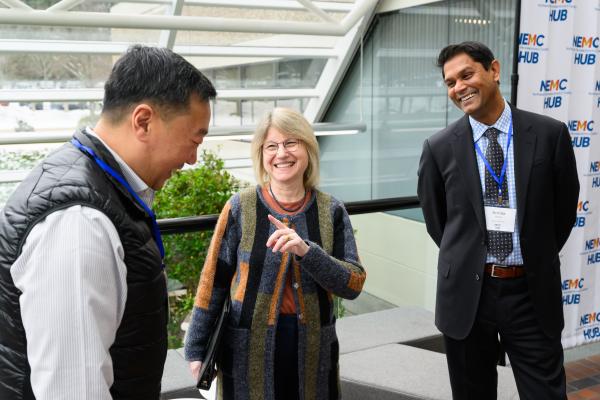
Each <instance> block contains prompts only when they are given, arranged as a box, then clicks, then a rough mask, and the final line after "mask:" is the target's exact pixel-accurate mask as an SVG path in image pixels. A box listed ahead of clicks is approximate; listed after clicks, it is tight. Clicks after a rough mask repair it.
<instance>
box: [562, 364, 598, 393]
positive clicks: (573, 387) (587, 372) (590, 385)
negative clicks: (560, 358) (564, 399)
mask: <svg viewBox="0 0 600 400" xmlns="http://www.w3.org/2000/svg"><path fill="white" fill-rule="evenodd" d="M565 371H566V374H567V396H568V398H569V400H600V354H597V355H594V356H591V357H587V358H582V359H581V360H577V361H572V362H569V363H566V364H565Z"/></svg>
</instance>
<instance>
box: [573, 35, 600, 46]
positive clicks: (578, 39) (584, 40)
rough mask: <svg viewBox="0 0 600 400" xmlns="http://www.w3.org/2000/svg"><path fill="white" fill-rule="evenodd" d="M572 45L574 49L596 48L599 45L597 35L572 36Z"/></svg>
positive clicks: (599, 39) (599, 41) (599, 40)
mask: <svg viewBox="0 0 600 400" xmlns="http://www.w3.org/2000/svg"><path fill="white" fill-rule="evenodd" d="M573 47H575V48H576V49H597V48H598V47H600V38H599V37H598V36H596V37H594V36H588V37H585V36H573Z"/></svg>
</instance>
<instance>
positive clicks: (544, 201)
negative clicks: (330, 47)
mask: <svg viewBox="0 0 600 400" xmlns="http://www.w3.org/2000/svg"><path fill="white" fill-rule="evenodd" d="M438 65H439V66H440V67H441V68H442V76H443V77H444V82H445V83H446V86H447V88H448V97H449V98H450V100H452V101H453V102H454V104H455V105H456V106H457V107H458V108H460V109H461V110H462V111H463V112H464V113H465V116H464V117H462V118H460V119H459V120H458V121H456V122H454V123H452V124H450V125H449V126H448V127H447V128H445V129H443V130H442V131H440V132H438V133H436V134H435V135H433V136H431V137H430V138H429V139H427V140H426V141H425V143H424V145H423V153H422V155H421V162H420V165H419V181H418V189H417V191H418V195H419V200H420V201H421V206H422V208H423V215H424V216H425V223H426V225H427V231H428V232H429V235H430V236H431V238H432V239H433V240H434V241H435V243H436V244H437V245H438V246H439V248H440V252H439V261H438V278H437V298H436V309H435V323H436V325H437V327H438V328H439V329H440V331H442V333H443V334H444V339H445V345H446V356H447V360H448V367H449V371H450V383H451V386H452V394H453V398H454V399H457V400H462V399H477V400H491V399H495V398H496V386H497V372H496V362H497V360H498V354H499V348H500V342H501V343H502V346H503V348H504V349H505V350H506V353H507V354H508V357H509V359H510V362H511V366H512V369H513V372H514V375H515V379H516V383H517V389H518V391H519V396H520V398H521V399H522V400H525V399H527V400H538V399H544V400H566V383H565V370H564V368H563V350H562V346H561V341H560V336H561V330H562V329H563V326H564V321H563V312H562V294H561V279H560V261H559V257H558V252H559V250H560V249H561V248H562V247H563V245H564V244H565V242H566V240H567V238H568V237H569V233H570V232H571V228H572V227H573V223H574V222H575V215H576V212H577V200H578V195H579V182H578V178H577V168H576V165H575V156H574V153H573V148H572V146H571V136H570V135H569V131H568V130H567V126H566V125H565V124H564V123H562V122H559V121H557V120H554V119H552V118H549V117H546V116H543V115H539V114H534V113H530V112H527V111H523V110H519V109H518V108H516V107H514V106H512V105H509V104H508V103H507V102H506V101H505V100H504V99H503V98H502V95H501V93H500V87H499V80H500V63H499V62H498V60H496V59H495V58H494V55H493V54H492V52H491V51H490V49H488V48H487V47H486V46H485V45H483V44H481V43H477V42H464V43H460V44H456V45H450V46H448V47H446V48H444V49H443V50H442V51H441V52H440V55H439V57H438ZM498 337H500V341H498Z"/></svg>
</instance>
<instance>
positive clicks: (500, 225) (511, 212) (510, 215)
mask: <svg viewBox="0 0 600 400" xmlns="http://www.w3.org/2000/svg"><path fill="white" fill-rule="evenodd" d="M484 208H485V225H486V228H487V230H488V231H500V232H510V233H513V232H514V231H515V221H516V219H517V209H516V208H501V207H484Z"/></svg>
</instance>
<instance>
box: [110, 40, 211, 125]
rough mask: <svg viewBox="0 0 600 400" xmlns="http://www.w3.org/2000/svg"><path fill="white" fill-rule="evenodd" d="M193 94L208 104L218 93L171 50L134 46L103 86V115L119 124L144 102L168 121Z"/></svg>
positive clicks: (183, 106) (190, 65) (188, 101)
mask: <svg viewBox="0 0 600 400" xmlns="http://www.w3.org/2000/svg"><path fill="white" fill-rule="evenodd" d="M192 95H197V96H198V98H199V99H200V100H202V101H209V100H210V99H214V98H215V97H216V95H217V91H216V90H215V88H214V86H213V85H212V83H211V82H210V81H209V80H208V78H206V77H205V76H204V74H202V72H200V71H199V70H198V69H197V68H196V67H194V66H193V65H192V64H190V63H189V62H188V61H186V60H185V59H184V58H183V57H181V56H180V55H178V54H175V53H174V52H172V51H171V50H169V49H166V48H158V47H148V46H141V45H134V46H132V47H130V48H129V49H128V50H127V52H126V53H125V54H124V55H123V56H122V57H121V58H119V59H118V60H117V62H116V63H115V65H114V66H113V69H112V71H111V73H110V76H109V77H108V80H107V81H106V83H105V84H104V103H103V107H102V113H103V114H106V115H107V116H108V117H109V118H110V119H111V120H112V121H113V122H120V121H121V120H122V118H123V116H124V115H125V113H126V112H129V111H130V109H131V107H132V106H135V105H137V104H139V103H141V102H144V101H147V102H149V103H150V104H152V105H154V106H156V107H157V108H158V110H159V111H160V112H161V114H162V115H161V116H162V117H163V118H168V117H169V116H170V114H171V113H178V112H182V111H186V110H187V109H188V107H189V103H190V96H192Z"/></svg>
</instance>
